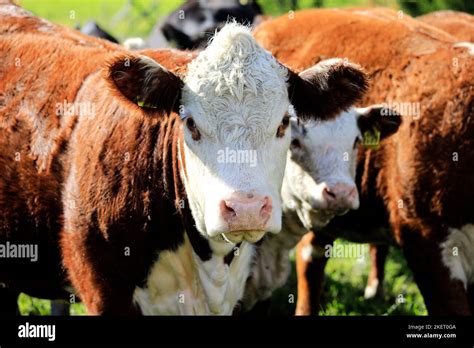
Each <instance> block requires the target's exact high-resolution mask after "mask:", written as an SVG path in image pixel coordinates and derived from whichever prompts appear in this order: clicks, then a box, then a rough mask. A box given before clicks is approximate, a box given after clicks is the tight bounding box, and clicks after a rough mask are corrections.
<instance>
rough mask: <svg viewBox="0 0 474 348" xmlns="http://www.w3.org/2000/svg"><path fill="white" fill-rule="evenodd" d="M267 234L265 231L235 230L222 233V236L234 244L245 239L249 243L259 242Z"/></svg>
mask: <svg viewBox="0 0 474 348" xmlns="http://www.w3.org/2000/svg"><path fill="white" fill-rule="evenodd" d="M264 235H265V231H260V230H256V231H251V230H249V231H233V232H227V233H222V235H221V236H222V238H223V239H224V240H225V241H226V242H228V243H232V244H238V243H241V242H243V241H244V240H245V241H246V242H249V243H257V242H258V241H259V240H260V239H262V238H263V236H264Z"/></svg>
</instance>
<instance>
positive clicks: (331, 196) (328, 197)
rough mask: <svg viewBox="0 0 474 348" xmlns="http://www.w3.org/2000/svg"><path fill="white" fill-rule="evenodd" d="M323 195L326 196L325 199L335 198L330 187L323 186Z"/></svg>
mask: <svg viewBox="0 0 474 348" xmlns="http://www.w3.org/2000/svg"><path fill="white" fill-rule="evenodd" d="M324 195H325V196H326V198H327V199H331V200H333V199H336V194H335V193H334V192H332V191H331V190H330V189H328V188H327V187H325V188H324Z"/></svg>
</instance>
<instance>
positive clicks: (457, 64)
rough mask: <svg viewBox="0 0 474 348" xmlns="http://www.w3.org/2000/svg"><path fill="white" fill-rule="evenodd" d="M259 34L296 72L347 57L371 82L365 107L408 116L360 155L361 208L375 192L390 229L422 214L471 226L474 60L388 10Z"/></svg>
mask: <svg viewBox="0 0 474 348" xmlns="http://www.w3.org/2000/svg"><path fill="white" fill-rule="evenodd" d="M308 23H311V24H312V25H311V26H310V25H308ZM255 36H256V37H257V40H259V41H260V43H262V44H263V46H265V47H266V48H267V49H269V50H270V51H271V52H272V53H273V54H274V55H275V56H276V57H277V58H278V59H279V60H280V61H281V62H283V63H285V64H286V65H289V66H290V67H293V68H295V69H297V70H303V69H305V68H307V67H309V66H311V65H313V64H315V63H317V62H318V61H320V60H323V59H326V58H330V57H347V58H348V59H349V60H351V61H354V62H356V63H359V64H361V65H362V66H364V67H366V69H367V71H368V72H369V75H370V76H371V79H372V83H371V88H370V91H369V93H368V94H367V96H366V98H365V100H364V101H363V104H365V105H368V104H372V103H382V102H388V103H400V102H401V103H405V104H407V105H409V106H410V107H411V108H412V109H411V110H410V111H411V112H412V115H411V116H412V117H409V115H406V114H405V115H404V112H403V110H402V115H403V116H405V117H404V118H403V124H402V126H401V128H400V130H399V132H398V134H396V135H394V136H392V137H391V138H389V139H388V141H386V142H383V143H382V144H381V146H380V148H379V149H378V150H377V151H371V150H368V151H365V152H364V153H363V154H362V155H361V157H363V160H362V161H359V169H362V170H364V171H367V170H368V171H369V173H367V172H366V173H365V174H363V175H362V177H359V180H361V181H362V187H361V195H362V197H361V198H362V203H361V206H362V207H364V206H365V207H367V205H364V199H366V198H367V197H369V196H373V195H376V196H377V198H379V199H380V200H381V201H384V202H385V204H384V205H385V207H386V208H388V211H389V212H390V214H391V216H390V219H391V221H392V222H393V223H395V224H397V223H398V222H400V221H401V220H403V221H404V222H410V223H413V224H414V225H416V224H417V223H418V222H419V221H418V219H419V217H421V216H422V217H423V219H424V220H425V221H431V222H432V223H434V224H437V223H439V222H440V221H443V222H444V223H446V224H447V225H448V226H456V227H459V226H462V225H463V224H465V223H468V222H470V221H472V212H470V211H468V205H467V204H466V202H470V201H472V200H473V199H474V190H473V188H474V175H473V172H472V163H473V162H474V154H473V153H472V151H470V150H469V149H470V148H471V149H472V148H473V146H474V140H473V137H472V134H474V119H473V117H474V115H473V105H474V86H473V84H472V81H473V80H474V64H473V62H474V60H473V56H472V55H470V54H469V52H468V50H466V49H465V48H458V47H455V43H456V41H457V40H456V39H455V38H454V37H452V36H451V35H449V34H447V33H444V32H443V31H441V30H438V29H436V28H433V27H431V26H429V25H426V24H424V23H420V22H418V21H416V20H414V19H412V18H410V17H408V16H406V15H405V16H403V17H401V18H400V17H399V15H398V14H397V13H396V12H394V11H390V10H386V9H375V10H360V9H356V10H308V11H301V12H296V13H295V14H294V17H293V18H289V17H288V16H284V17H280V18H277V19H275V20H272V21H268V22H265V23H263V24H262V25H260V26H259V27H258V28H257V29H256V32H255ZM418 106H419V108H420V112H419V114H418V115H417V113H416V111H417V110H416V108H417V107H418ZM457 159H459V160H457ZM374 190H375V191H376V192H375V193H374ZM364 195H365V197H364ZM372 198H373V197H371V201H372V202H373V199H372ZM415 198H416V199H415ZM400 204H402V205H403V207H404V208H405V209H399V205H400ZM371 208H372V207H371ZM360 213H361V212H358V213H357V214H360ZM369 213H370V212H369ZM369 215H370V214H369Z"/></svg>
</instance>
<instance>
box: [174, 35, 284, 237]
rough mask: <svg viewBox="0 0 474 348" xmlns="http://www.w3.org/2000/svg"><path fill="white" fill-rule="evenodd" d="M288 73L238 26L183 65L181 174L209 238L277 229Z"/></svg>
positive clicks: (256, 234)
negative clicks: (184, 77)
mask: <svg viewBox="0 0 474 348" xmlns="http://www.w3.org/2000/svg"><path fill="white" fill-rule="evenodd" d="M287 79H288V70H287V69H286V68H284V67H283V66H281V65H280V64H279V63H278V62H277V61H276V60H275V58H273V57H272V56H271V55H270V54H269V53H268V52H265V51H264V50H263V49H262V48H260V47H259V46H258V45H257V44H256V43H255V42H254V39H253V38H252V36H251V35H250V33H249V32H248V30H247V29H246V28H244V27H241V26H227V27H225V28H224V29H223V30H222V31H221V32H220V33H219V34H218V35H217V36H216V37H215V39H214V41H213V42H212V43H211V44H210V46H209V47H208V48H207V49H206V50H205V51H203V52H202V53H201V54H200V55H199V56H198V57H197V58H196V59H195V60H194V61H193V62H192V63H191V64H190V65H189V67H188V74H187V76H186V79H185V84H186V86H185V88H184V90H183V92H182V99H181V103H182V105H183V106H184V107H183V109H182V110H181V116H182V118H183V120H184V122H183V129H184V139H185V144H184V158H185V162H186V172H187V175H184V176H183V177H184V180H185V186H186V192H187V194H188V199H189V202H190V205H191V209H192V212H193V217H194V219H195V221H196V224H197V227H198V229H199V230H200V231H201V232H205V234H206V235H207V236H208V237H211V238H217V239H221V240H222V239H223V238H224V239H226V240H230V241H232V242H234V243H235V242H240V241H241V240H242V239H246V240H248V241H251V242H256V241H257V240H259V239H260V238H261V237H262V236H263V233H264V232H273V233H276V232H278V231H279V230H280V229H281V206H280V198H279V192H280V187H281V182H282V179H283V174H284V169H285V162H286V151H287V150H288V147H289V143H290V134H289V133H290V132H289V129H288V131H286V128H287V127H288V125H289V110H290V109H291V108H290V101H289V99H288V91H287ZM288 128H289V127H288ZM223 232H224V234H223ZM242 232H244V233H242Z"/></svg>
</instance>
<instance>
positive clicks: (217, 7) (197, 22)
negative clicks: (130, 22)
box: [161, 0, 262, 49]
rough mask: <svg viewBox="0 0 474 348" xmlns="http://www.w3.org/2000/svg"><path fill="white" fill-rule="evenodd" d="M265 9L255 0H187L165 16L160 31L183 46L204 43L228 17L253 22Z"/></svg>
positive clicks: (188, 46) (243, 21)
mask: <svg viewBox="0 0 474 348" xmlns="http://www.w3.org/2000/svg"><path fill="white" fill-rule="evenodd" d="M261 14H262V10H261V9H260V7H259V5H258V4H257V2H256V1H254V0H249V1H246V2H245V3H244V2H243V1H238V0H199V1H198V0H188V1H186V2H185V3H184V4H183V5H182V6H181V7H180V8H178V9H177V10H176V11H174V12H172V13H171V14H170V15H168V17H167V18H166V20H165V22H164V23H163V25H162V26H161V31H162V33H163V35H164V36H165V38H166V39H167V40H168V42H173V43H175V44H176V47H178V48H180V49H194V48H198V47H204V46H205V45H206V43H207V42H208V41H209V38H210V37H211V36H212V34H213V33H214V32H215V31H216V30H217V29H219V28H221V27H222V26H223V25H224V24H225V23H226V22H228V21H229V20H231V19H232V20H235V21H237V22H238V23H241V24H252V23H253V21H254V19H255V17H256V16H258V15H261Z"/></svg>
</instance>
